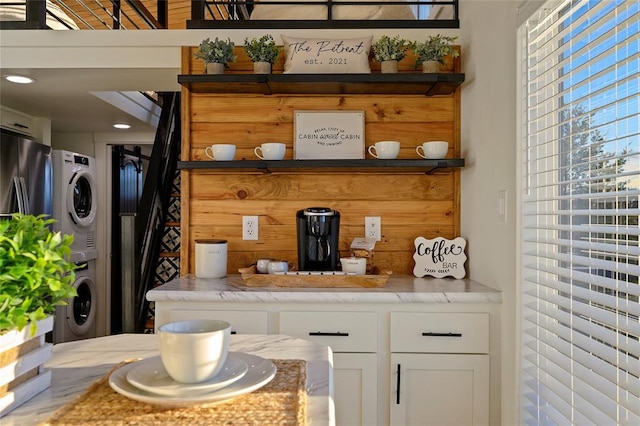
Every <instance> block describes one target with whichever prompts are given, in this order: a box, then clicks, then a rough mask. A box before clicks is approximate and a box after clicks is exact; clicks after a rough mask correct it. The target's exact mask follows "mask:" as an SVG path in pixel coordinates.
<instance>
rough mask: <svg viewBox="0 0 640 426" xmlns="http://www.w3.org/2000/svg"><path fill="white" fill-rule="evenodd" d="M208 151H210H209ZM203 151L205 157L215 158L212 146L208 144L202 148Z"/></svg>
mask: <svg viewBox="0 0 640 426" xmlns="http://www.w3.org/2000/svg"><path fill="white" fill-rule="evenodd" d="M209 151H211V153H209ZM204 153H205V155H206V156H207V157H209V158H211V159H212V160H215V159H216V157H215V156H214V155H213V148H211V147H210V146H208V147H206V148H205V149H204Z"/></svg>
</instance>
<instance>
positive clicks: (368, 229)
mask: <svg viewBox="0 0 640 426" xmlns="http://www.w3.org/2000/svg"><path fill="white" fill-rule="evenodd" d="M380 228H381V225H380V216H366V217H365V218H364V237H365V238H371V239H373V240H376V241H380V240H381V239H382V230H381V229H380Z"/></svg>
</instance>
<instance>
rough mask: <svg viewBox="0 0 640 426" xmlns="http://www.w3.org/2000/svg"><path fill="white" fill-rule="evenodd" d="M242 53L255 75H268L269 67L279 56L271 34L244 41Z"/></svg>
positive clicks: (278, 50)
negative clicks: (249, 61)
mask: <svg viewBox="0 0 640 426" xmlns="http://www.w3.org/2000/svg"><path fill="white" fill-rule="evenodd" d="M244 51H245V52H246V53H247V56H248V57H249V59H251V61H252V62H253V71H254V72H255V73H256V74H269V73H270V72H271V66H272V65H273V64H274V63H275V61H276V60H277V59H278V56H279V55H280V49H279V48H278V46H276V42H275V41H274V40H273V36H271V34H265V35H263V36H262V37H260V38H252V39H251V40H249V38H245V39H244Z"/></svg>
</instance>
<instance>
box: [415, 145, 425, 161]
mask: <svg viewBox="0 0 640 426" xmlns="http://www.w3.org/2000/svg"><path fill="white" fill-rule="evenodd" d="M420 151H422V153H420ZM416 152H417V153H418V155H419V156H420V157H422V158H424V159H426V158H427V157H426V156H425V155H424V148H422V145H418V146H416Z"/></svg>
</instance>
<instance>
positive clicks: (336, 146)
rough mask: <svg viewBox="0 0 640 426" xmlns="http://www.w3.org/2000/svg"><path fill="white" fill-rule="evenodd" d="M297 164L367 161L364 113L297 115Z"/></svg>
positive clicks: (300, 113) (339, 112)
mask: <svg viewBox="0 0 640 426" xmlns="http://www.w3.org/2000/svg"><path fill="white" fill-rule="evenodd" d="M293 155H294V158H295V159H296V160H332V159H358V160H361V159H363V158H364V111H294V144H293Z"/></svg>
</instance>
